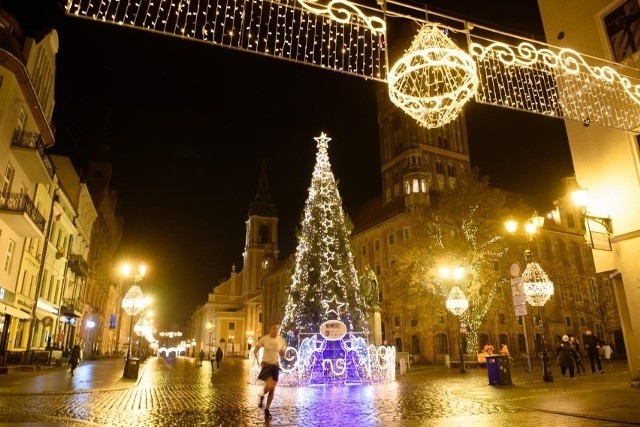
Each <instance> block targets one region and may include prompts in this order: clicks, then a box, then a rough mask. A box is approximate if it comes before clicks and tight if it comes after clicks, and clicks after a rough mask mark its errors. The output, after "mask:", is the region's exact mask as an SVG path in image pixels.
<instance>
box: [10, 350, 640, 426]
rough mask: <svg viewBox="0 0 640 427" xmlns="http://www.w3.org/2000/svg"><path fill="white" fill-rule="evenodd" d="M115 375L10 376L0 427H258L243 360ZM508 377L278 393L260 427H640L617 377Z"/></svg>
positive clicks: (422, 376)
mask: <svg viewBox="0 0 640 427" xmlns="http://www.w3.org/2000/svg"><path fill="white" fill-rule="evenodd" d="M91 363H93V364H95V366H93V368H96V369H97V367H99V368H100V370H99V371H98V370H92V365H91ZM122 367H123V362H122V360H108V361H98V362H90V363H88V364H85V363H83V364H82V365H81V366H80V367H79V368H78V370H77V371H76V376H75V377H73V378H70V377H69V374H68V373H67V372H66V370H64V369H63V368H53V369H52V372H43V373H40V374H23V373H17V374H10V375H9V376H8V377H11V378H4V379H2V380H0V426H4V425H23V426H27V425H28V426H33V425H41V426H44V425H46V426H71V427H75V426H93V425H100V426H102V425H105V426H126V427H135V426H251V425H265V422H264V418H263V412H262V411H261V410H260V409H258V408H257V394H258V392H259V390H260V389H261V387H259V386H257V385H249V384H248V381H247V378H248V361H247V360H244V359H228V360H225V361H223V364H222V369H221V371H219V372H215V373H213V374H212V370H211V366H210V365H209V364H208V363H205V364H204V366H202V367H198V364H197V362H196V361H194V359H190V358H177V359H162V358H152V359H150V360H149V361H147V363H146V364H144V365H143V366H142V367H141V370H140V375H139V378H138V380H137V381H136V380H130V379H122V378H121V377H122ZM83 369H84V372H83ZM512 375H513V379H514V385H510V386H490V385H488V380H487V372H486V370H485V369H469V370H467V373H466V374H464V375H461V374H460V373H459V372H458V371H457V370H455V369H449V370H447V369H445V368H444V367H442V366H439V367H413V368H411V369H410V370H409V373H408V375H406V376H402V377H399V378H398V380H397V381H396V382H394V383H392V384H385V385H371V386H343V387H279V388H278V389H277V391H276V396H275V399H274V402H273V404H272V406H271V412H272V414H273V419H272V420H271V422H270V423H268V425H273V426H325V425H326V426H329V425H330V426H352V425H354V426H355V425H358V426H394V427H396V426H447V427H450V426H458V425H459V426H468V425H471V424H476V423H482V424H487V423H491V424H494V423H495V424H496V425H515V426H540V425H541V424H543V423H545V424H551V423H555V424H557V425H559V426H591V425H593V426H619V425H640V410H639V409H638V406H640V390H635V389H631V388H630V387H629V385H628V384H625V379H628V374H626V373H624V372H620V373H607V374H606V375H603V376H600V375H585V376H582V377H578V378H577V379H576V380H575V381H568V380H566V381H563V380H562V379H556V381H555V382H554V383H542V381H541V380H540V379H539V378H538V375H534V374H526V373H525V372H524V371H522V372H520V371H518V370H517V369H514V370H513V372H512ZM558 375H559V373H558ZM616 376H617V377H616ZM636 392H637V393H636ZM604 396H609V398H610V399H613V400H614V401H611V402H603V401H602V398H604ZM620 400H630V401H629V402H627V403H624V402H620ZM634 400H635V401H634ZM616 401H617V402H616ZM621 404H622V405H627V406H626V407H620V405H621ZM607 407H609V408H610V411H609V412H606V408H607ZM634 407H635V408H634ZM634 411H635V412H634ZM2 423H4V424H2ZM34 423H35V424H34Z"/></svg>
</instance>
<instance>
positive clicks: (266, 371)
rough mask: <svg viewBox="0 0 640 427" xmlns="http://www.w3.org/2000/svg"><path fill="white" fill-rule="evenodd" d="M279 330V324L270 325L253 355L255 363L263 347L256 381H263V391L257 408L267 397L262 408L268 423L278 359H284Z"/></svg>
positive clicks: (276, 379)
mask: <svg viewBox="0 0 640 427" xmlns="http://www.w3.org/2000/svg"><path fill="white" fill-rule="evenodd" d="M279 330H280V323H277V322H274V323H272V324H271V328H270V329H269V334H268V335H265V336H263V337H262V338H260V340H259V341H258V345H256V348H255V350H254V351H253V354H254V356H255V359H256V361H257V360H258V351H259V350H260V348H262V347H264V350H263V353H262V364H261V366H262V369H261V370H260V374H259V375H258V379H260V380H262V381H264V390H263V392H262V394H261V395H260V396H259V400H258V407H259V408H262V406H263V402H264V396H265V395H267V404H266V405H265V406H264V419H265V421H269V419H271V413H270V412H269V408H270V407H271V402H272V401H273V395H274V393H275V390H276V385H277V384H278V375H279V374H280V364H279V362H280V358H281V357H284V355H285V350H286V349H287V343H286V342H285V341H284V338H282V336H280V335H278V331H279Z"/></svg>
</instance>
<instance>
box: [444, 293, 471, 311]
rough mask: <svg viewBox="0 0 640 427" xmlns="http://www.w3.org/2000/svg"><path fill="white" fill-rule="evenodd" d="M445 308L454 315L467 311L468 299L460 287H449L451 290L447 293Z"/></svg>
mask: <svg viewBox="0 0 640 427" xmlns="http://www.w3.org/2000/svg"><path fill="white" fill-rule="evenodd" d="M445 305H446V307H447V310H449V311H450V312H452V313H453V314H455V315H456V316H461V315H462V313H464V312H465V311H467V309H468V308H469V300H468V299H467V297H466V296H465V295H464V292H463V291H462V289H460V288H459V287H457V286H454V287H453V288H451V292H450V293H449V298H447V301H446V303H445Z"/></svg>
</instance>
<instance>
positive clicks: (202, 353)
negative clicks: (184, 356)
mask: <svg viewBox="0 0 640 427" xmlns="http://www.w3.org/2000/svg"><path fill="white" fill-rule="evenodd" d="M198 356H199V357H200V366H202V361H203V360H204V350H203V349H200V353H199V354H198Z"/></svg>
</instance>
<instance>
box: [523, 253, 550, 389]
mask: <svg viewBox="0 0 640 427" xmlns="http://www.w3.org/2000/svg"><path fill="white" fill-rule="evenodd" d="M526 258H527V267H526V268H525V269H524V272H523V273H522V285H523V287H524V295H525V298H526V300H527V302H528V303H529V304H531V305H532V306H534V307H538V316H539V317H540V331H541V334H540V337H541V338H542V380H543V381H545V382H552V381H553V375H552V373H551V365H549V357H548V355H547V344H546V342H545V338H544V323H543V321H542V307H543V306H544V305H545V304H546V302H547V301H548V300H549V298H551V296H552V295H553V282H552V281H551V280H549V276H547V273H545V272H544V270H543V269H542V267H540V264H538V263H537V262H535V261H533V256H532V255H531V252H527V253H526Z"/></svg>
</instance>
